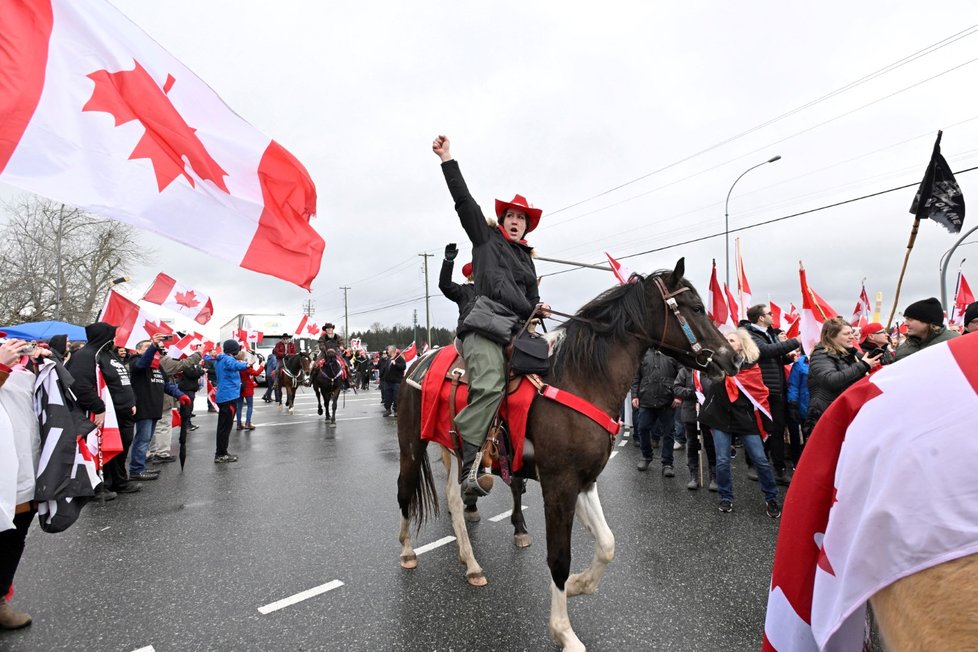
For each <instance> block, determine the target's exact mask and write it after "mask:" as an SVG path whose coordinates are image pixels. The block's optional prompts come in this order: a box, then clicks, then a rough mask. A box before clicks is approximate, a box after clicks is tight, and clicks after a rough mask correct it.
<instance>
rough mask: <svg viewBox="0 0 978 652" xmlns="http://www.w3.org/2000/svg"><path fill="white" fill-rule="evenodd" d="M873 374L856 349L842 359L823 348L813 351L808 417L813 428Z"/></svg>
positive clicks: (819, 347) (810, 365) (809, 381)
mask: <svg viewBox="0 0 978 652" xmlns="http://www.w3.org/2000/svg"><path fill="white" fill-rule="evenodd" d="M868 372H869V364H868V363H866V362H863V361H862V358H861V356H860V355H859V353H858V352H857V351H856V350H855V349H849V351H847V352H846V354H845V355H841V356H840V355H838V354H837V353H833V352H830V351H828V350H826V349H825V347H823V346H822V345H821V344H819V345H818V346H816V347H815V350H814V351H812V356H811V358H810V360H809V364H808V391H809V394H810V395H811V397H810V399H809V401H808V406H809V407H808V417H807V419H806V422H808V423H809V424H810V425H814V423H815V422H816V421H817V420H818V418H819V417H820V416H822V414H823V413H824V412H825V411H826V410H827V409H828V407H829V405H831V404H832V401H834V400H835V399H836V398H838V397H839V395H840V394H842V392H844V391H846V389H847V388H848V387H849V386H850V385H852V384H853V383H855V382H856V381H858V380H859V379H860V378H862V377H864V376H865V375H866V374H867V373H868Z"/></svg>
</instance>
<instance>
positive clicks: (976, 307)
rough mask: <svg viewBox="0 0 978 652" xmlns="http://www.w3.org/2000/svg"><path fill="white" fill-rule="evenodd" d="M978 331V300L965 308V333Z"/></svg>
mask: <svg viewBox="0 0 978 652" xmlns="http://www.w3.org/2000/svg"><path fill="white" fill-rule="evenodd" d="M968 333H978V301H975V302H974V303H972V304H970V305H968V307H967V308H965V309H964V334H965V335H967V334H968Z"/></svg>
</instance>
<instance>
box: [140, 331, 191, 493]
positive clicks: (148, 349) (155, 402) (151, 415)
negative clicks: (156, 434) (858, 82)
mask: <svg viewBox="0 0 978 652" xmlns="http://www.w3.org/2000/svg"><path fill="white" fill-rule="evenodd" d="M162 342H163V334H162V333H157V334H156V335H154V336H153V338H152V339H150V340H143V341H142V342H139V343H138V344H137V345H136V355H135V356H134V358H133V360H132V362H131V363H130V365H129V374H130V378H131V379H132V389H133V392H135V394H136V434H135V436H134V437H133V442H132V452H131V455H130V459H129V479H130V480H140V481H147V480H156V479H157V478H158V477H159V471H150V470H148V469H147V468H146V461H147V458H146V453H147V451H148V449H149V445H150V440H151V439H152V438H153V431H154V429H155V428H156V423H157V422H158V421H159V420H160V419H161V418H162V416H163V395H164V394H169V395H170V396H173V397H174V398H176V399H178V400H179V401H180V404H181V405H187V404H189V403H190V399H189V398H187V396H186V395H185V394H184V393H183V392H181V391H180V390H179V389H178V388H177V386H176V385H175V384H174V383H172V382H171V381H170V378H169V376H167V375H166V372H165V371H163V369H162V368H161V366H160V358H161V357H162V355H163V345H162V344H161V343H162ZM166 417H167V419H169V418H170V415H169V414H167V415H166Z"/></svg>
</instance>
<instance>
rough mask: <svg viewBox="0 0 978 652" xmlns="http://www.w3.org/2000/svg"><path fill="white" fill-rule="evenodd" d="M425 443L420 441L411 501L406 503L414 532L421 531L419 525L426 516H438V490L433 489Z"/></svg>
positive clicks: (433, 482)
mask: <svg viewBox="0 0 978 652" xmlns="http://www.w3.org/2000/svg"><path fill="white" fill-rule="evenodd" d="M425 444H426V442H421V446H420V448H421V450H420V455H419V456H420V458H421V463H420V464H419V465H418V466H419V468H418V473H417V475H416V476H415V481H414V490H413V492H412V493H411V502H410V503H408V517H409V518H410V519H412V520H413V521H414V526H415V531H416V532H420V531H421V526H422V525H424V523H425V521H426V520H428V518H430V517H435V518H437V516H438V492H437V491H436V490H435V479H434V477H433V476H432V474H431V463H430V462H429V461H428V450H427V446H426V445H425Z"/></svg>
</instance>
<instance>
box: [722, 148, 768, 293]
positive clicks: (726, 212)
mask: <svg viewBox="0 0 978 652" xmlns="http://www.w3.org/2000/svg"><path fill="white" fill-rule="evenodd" d="M780 160H781V155H780V154H778V155H777V156H772V157H771V158H769V159H768V160H766V161H764V162H763V163H758V164H757V165H755V166H753V167H749V168H747V169H746V170H744V171H743V172H741V173H740V176H739V177H737V178H736V179H734V182H733V184H732V185H731V186H730V190H728V191H727V201H726V202H724V204H723V255H724V260H725V261H726V262H725V265H726V268H725V271H726V280H727V287H730V195H731V194H732V193H733V189H734V186H736V185H737V182H738V181H740V180H741V179H743V178H744V175H745V174H747V173H748V172H750V171H751V170H756V169H757V168H759V167H761V166H762V165H767V164H768V163H774V162H775V161H780Z"/></svg>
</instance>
